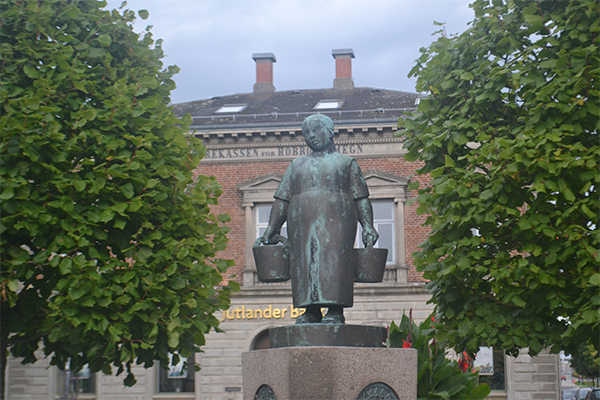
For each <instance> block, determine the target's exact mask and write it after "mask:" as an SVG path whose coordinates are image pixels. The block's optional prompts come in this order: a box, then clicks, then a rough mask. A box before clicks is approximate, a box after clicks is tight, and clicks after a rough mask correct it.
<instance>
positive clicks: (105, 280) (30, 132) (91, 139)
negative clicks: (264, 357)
mask: <svg viewBox="0 0 600 400" xmlns="http://www.w3.org/2000/svg"><path fill="white" fill-rule="evenodd" d="M105 6H106V2H103V1H96V0H44V1H38V0H18V1H17V0H9V1H5V0H2V1H0V7H1V9H2V14H1V15H0V29H1V30H0V42H1V56H2V59H1V79H0V102H1V104H0V107H1V108H0V110H1V111H0V112H1V117H0V129H1V132H2V142H1V146H0V154H1V162H0V178H1V183H2V192H1V194H0V201H1V210H2V215H1V225H0V233H1V239H0V244H1V249H0V254H1V257H2V258H1V262H2V270H1V273H0V285H1V286H0V297H1V304H2V308H1V313H2V315H1V327H0V332H1V342H2V343H1V346H0V347H1V349H2V357H1V360H2V372H4V366H5V362H6V356H7V351H10V353H12V354H13V355H14V356H17V357H23V358H24V361H23V362H24V363H30V362H34V361H35V355H34V352H35V351H36V350H37V349H38V348H41V349H42V350H43V353H44V355H46V356H51V357H52V359H51V363H52V364H53V365H57V366H59V367H60V368H64V367H65V363H66V362H67V361H69V360H70V368H71V369H72V370H77V369H79V368H81V367H82V366H83V365H85V364H89V367H90V369H91V370H92V371H94V372H95V371H103V372H104V373H111V365H112V366H114V367H116V368H117V369H118V373H121V372H122V371H124V370H126V371H127V372H128V374H127V376H126V378H125V384H126V385H132V384H133V383H135V378H134V376H133V375H132V374H131V365H132V364H133V363H138V364H143V365H144V366H145V367H150V366H152V364H153V363H154V361H155V360H159V361H160V362H161V364H162V365H163V366H166V365H168V358H167V357H168V353H169V352H172V353H175V352H177V353H178V354H180V355H181V356H182V357H187V356H188V355H189V354H191V353H192V352H194V351H199V346H201V345H203V344H204V334H205V333H207V332H209V330H210V329H211V328H217V327H218V324H219V323H218V320H217V319H216V318H215V317H214V315H213V314H214V313H215V312H216V311H217V310H222V309H225V308H227V307H228V305H229V293H230V291H231V290H234V289H236V287H235V284H231V285H225V286H219V285H220V283H221V282H222V279H223V278H222V275H221V274H222V273H224V272H225V271H226V269H227V267H228V266H230V265H231V262H230V261H228V260H222V259H219V258H218V257H217V256H216V253H217V252H218V251H220V250H222V249H224V248H225V246H226V242H227V238H226V236H225V234H226V232H227V230H226V228H225V227H223V226H222V222H225V221H226V220H227V218H228V217H227V216H226V215H222V216H218V217H217V216H215V215H214V214H211V212H210V205H212V204H216V202H217V197H218V196H219V195H220V193H221V191H220V186H219V185H218V184H217V182H215V180H214V178H208V177H205V176H194V174H193V171H194V169H195V168H196V166H197V165H198V163H199V162H200V159H201V158H202V157H203V155H204V152H205V149H204V147H203V146H202V144H201V143H200V141H199V140H198V139H196V138H194V137H192V136H187V135H186V132H187V129H186V124H188V123H189V118H188V119H184V120H183V121H179V120H178V119H177V118H176V117H175V116H174V114H173V112H172V110H171V108H169V107H168V104H169V102H170V100H169V95H170V91H171V90H172V89H173V88H174V87H175V84H174V82H173V80H171V77H172V75H173V74H174V73H176V72H177V68H176V67H169V68H167V69H163V66H162V62H161V58H162V57H163V51H162V49H161V47H160V41H156V42H154V40H153V39H152V36H151V34H150V32H149V30H148V28H147V29H146V31H145V32H144V33H143V34H142V35H141V36H140V35H138V34H136V33H134V32H133V28H132V22H133V21H134V20H135V18H136V16H135V13H134V12H132V11H130V10H124V11H123V12H122V13H120V12H119V11H117V10H113V11H106V10H103V9H102V7H105ZM139 16H140V17H142V18H145V17H146V16H147V12H146V11H145V10H141V11H140V12H139ZM188 117H189V116H188ZM2 375H4V374H2ZM2 381H4V380H2ZM0 393H4V390H3V388H0Z"/></svg>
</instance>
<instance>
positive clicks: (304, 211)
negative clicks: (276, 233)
mask: <svg viewBox="0 0 600 400" xmlns="http://www.w3.org/2000/svg"><path fill="white" fill-rule="evenodd" d="M356 221H357V217H356V206H355V204H354V201H353V199H352V198H351V196H350V195H349V194H348V193H345V192H338V191H326V190H321V191H308V192H304V193H301V194H297V195H295V196H294V197H293V199H292V201H291V202H290V205H289V209H288V233H289V234H290V238H289V239H290V265H291V276H292V297H293V303H294V306H295V307H306V306H309V305H317V306H321V307H328V306H331V305H340V306H343V307H352V302H353V282H354V263H353V250H352V249H353V247H354V239H355V237H356V224H357V222H356Z"/></svg>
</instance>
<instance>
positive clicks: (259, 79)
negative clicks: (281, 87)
mask: <svg viewBox="0 0 600 400" xmlns="http://www.w3.org/2000/svg"><path fill="white" fill-rule="evenodd" d="M252 58H253V59H254V61H256V83H255V84H254V93H269V92H274V91H275V86H273V63H274V62H277V59H276V58H275V56H274V55H273V53H254V54H252Z"/></svg>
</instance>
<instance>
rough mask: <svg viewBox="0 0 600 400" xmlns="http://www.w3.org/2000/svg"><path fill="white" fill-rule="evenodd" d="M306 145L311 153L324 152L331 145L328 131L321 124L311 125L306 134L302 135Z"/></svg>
mask: <svg viewBox="0 0 600 400" xmlns="http://www.w3.org/2000/svg"><path fill="white" fill-rule="evenodd" d="M304 140H306V144H307V145H308V147H310V148H311V149H312V150H313V151H319V150H324V149H326V148H327V146H329V144H330V143H331V136H330V134H329V131H328V130H327V128H326V127H325V125H323V124H313V125H311V126H310V129H309V131H308V132H305V133H304Z"/></svg>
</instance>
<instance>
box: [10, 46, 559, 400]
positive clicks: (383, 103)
mask: <svg viewBox="0 0 600 400" xmlns="http://www.w3.org/2000/svg"><path fill="white" fill-rule="evenodd" d="M332 55H333V58H334V60H335V71H336V77H335V79H334V81H333V87H332V88H328V89H318V90H293V91H281V92H278V91H276V90H275V86H274V82H273V66H274V63H275V62H276V58H275V56H274V55H273V54H271V53H261V54H254V55H253V58H254V60H255V61H256V83H255V85H254V88H253V92H251V93H244V94H235V95H229V96H220V97H219V96H218V97H213V98H211V99H206V100H200V101H194V102H189V103H183V104H177V105H176V106H175V112H176V113H177V114H178V115H180V116H182V115H184V114H186V113H190V114H191V115H192V118H193V122H192V125H191V127H190V128H191V130H192V131H194V134H195V135H196V136H198V137H200V138H201V139H202V140H203V142H204V144H205V145H206V146H207V154H206V157H205V158H204V160H203V161H202V162H201V164H200V166H199V168H198V171H197V172H198V174H204V175H209V176H211V175H212V176H215V177H216V178H217V181H218V182H219V183H220V184H221V185H222V186H223V195H222V196H221V197H220V200H219V205H218V206H216V207H214V209H213V211H214V212H215V213H217V214H218V213H228V214H229V215H230V216H231V221H230V222H229V223H228V224H227V225H228V226H229V227H230V228H231V231H230V233H229V235H228V236H229V245H228V248H227V250H226V251H224V252H223V254H221V256H222V257H223V258H229V259H233V260H234V261H235V266H234V267H232V268H231V269H230V270H229V271H228V272H229V274H230V275H231V277H230V278H229V279H235V280H237V281H238V282H239V283H240V284H241V285H242V289H241V291H240V292H239V293H236V294H235V295H233V296H232V305H231V308H230V310H228V311H225V312H223V313H222V315H218V317H219V318H220V319H221V320H222V324H221V328H222V329H223V330H225V331H226V333H211V334H209V335H208V336H207V342H206V346H204V353H201V354H196V356H195V357H196V361H197V362H199V363H200V364H201V365H202V370H201V371H200V372H197V373H189V374H188V376H187V377H185V378H172V377H169V376H168V374H167V373H164V372H161V371H160V370H159V368H158V367H154V368H153V369H149V370H144V369H142V368H137V369H135V370H134V373H135V374H136V376H137V377H138V384H136V385H135V386H134V387H132V388H125V387H123V385H122V383H121V379H122V377H112V376H104V375H102V374H96V376H93V375H92V376H89V377H87V376H88V375H85V374H84V377H83V378H84V379H82V380H81V381H82V382H83V385H82V386H84V388H83V389H82V392H84V393H81V394H80V395H79V398H85V399H98V400H104V399H123V400H142V399H144V400H149V399H203V400H204V399H230V400H240V399H241V398H242V365H241V354H242V352H245V351H251V350H254V349H261V348H265V347H268V333H267V329H268V328H270V327H276V326H282V325H286V324H293V323H294V319H295V318H296V317H297V316H298V315H299V313H300V312H301V310H298V309H295V308H294V307H293V306H292V304H291V287H290V283H289V282H285V283H269V284H266V283H261V282H259V281H258V279H257V277H256V268H255V265H254V259H253V256H252V244H253V243H254V241H255V239H256V238H257V237H258V236H260V235H261V233H262V230H264V229H265V228H266V223H267V221H268V215H269V210H270V205H271V203H272V202H273V194H274V192H275V189H276V188H277V186H278V184H279V182H280V180H281V178H282V175H283V173H284V172H285V170H286V169H287V167H288V165H289V164H290V162H291V160H293V159H294V158H296V157H299V156H301V155H304V154H307V152H308V151H309V150H308V147H307V146H306V144H305V142H304V138H303V136H302V130H301V125H302V121H303V120H304V119H305V118H306V117H307V116H309V115H311V114H314V113H323V114H325V115H327V116H329V117H330V118H331V119H332V120H333V122H334V125H335V137H334V141H335V145H336V148H337V150H338V151H339V152H340V153H343V154H348V155H351V156H352V157H354V158H355V159H356V160H357V162H358V164H359V165H360V167H361V169H362V171H363V174H364V176H365V180H366V181H367V184H368V187H369V191H370V198H371V201H372V203H373V207H374V218H375V221H374V222H375V227H376V228H377V230H378V232H379V233H380V240H379V242H378V246H381V247H385V248H388V250H389V254H388V260H387V266H386V272H385V276H384V282H383V283H380V284H366V283H360V284H359V283H355V289H354V306H353V307H352V308H350V309H347V310H346V312H345V316H346V322H347V323H351V324H370V325H379V326H388V325H389V324H390V322H391V321H393V320H395V321H399V320H400V318H401V317H402V314H403V313H404V312H408V311H409V309H412V310H413V316H414V317H415V319H416V320H418V321H420V320H423V319H424V318H426V317H427V315H428V314H429V313H430V312H431V310H432V308H433V307H432V305H430V304H427V300H428V299H429V295H428V294H427V292H426V290H425V288H424V284H425V282H424V281H423V279H422V278H421V274H420V273H418V272H417V271H416V270H415V268H414V265H413V259H412V256H411V254H412V252H413V251H415V250H416V248H417V246H418V245H419V244H420V243H422V242H423V241H424V240H425V238H426V236H427V234H428V230H427V229H426V228H424V227H423V226H422V224H423V222H424V218H423V217H422V216H418V215H417V213H416V206H415V205H407V204H406V202H407V200H408V199H409V198H410V197H411V193H410V192H409V191H408V190H407V185H408V182H409V179H415V178H414V177H412V175H413V174H414V171H415V169H416V168H417V167H418V164H416V163H409V162H406V161H404V158H403V154H404V150H403V148H402V143H401V140H400V138H398V137H397V136H396V135H395V133H396V129H397V122H398V118H401V117H403V116H404V115H405V114H406V113H407V112H410V111H412V110H414V109H415V108H416V105H417V104H418V100H419V95H417V94H414V93H406V92H399V91H393V90H384V89H374V88H367V87H355V85H354V81H353V78H352V59H353V58H354V52H353V51H352V50H351V49H341V50H333V52H332ZM418 179H422V178H418ZM494 355H495V357H494V362H497V363H498V365H497V366H496V370H495V375H494V379H496V380H497V384H496V386H495V388H496V389H497V390H496V391H494V393H493V396H491V397H490V398H494V399H504V398H508V399H533V398H540V397H535V396H539V394H540V393H542V394H544V396H543V398H547V399H558V394H557V393H558V391H559V390H558V388H559V386H558V385H559V382H558V378H557V373H556V371H557V370H558V358H556V357H555V356H542V357H534V358H531V357H529V356H527V355H523V356H521V357H524V358H523V359H522V358H521V357H519V358H518V359H512V358H508V357H504V356H503V355H502V352H501V351H500V352H498V351H496V352H494ZM47 366H48V361H47V360H41V361H39V362H38V363H37V364H35V365H34V366H25V367H23V366H21V365H20V364H19V363H18V360H15V359H11V360H10V363H9V368H8V373H7V377H8V387H7V390H8V396H7V398H8V399H14V400H25V399H27V400H38V399H40V400H41V399H44V400H46V399H54V398H56V397H55V396H56V395H57V393H59V392H60V391H61V387H60V384H59V381H60V379H59V372H58V371H56V370H55V369H54V368H48V367H47ZM555 367H556V368H555ZM555 369H556V371H555ZM85 392H87V393H85Z"/></svg>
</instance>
